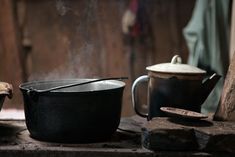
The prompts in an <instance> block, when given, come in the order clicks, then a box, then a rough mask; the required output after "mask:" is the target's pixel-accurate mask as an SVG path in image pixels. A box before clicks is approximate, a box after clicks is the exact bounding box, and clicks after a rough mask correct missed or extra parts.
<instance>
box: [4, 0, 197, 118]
mask: <svg viewBox="0 0 235 157" xmlns="http://www.w3.org/2000/svg"><path fill="white" fill-rule="evenodd" d="M5 3H7V4H9V5H8V6H6V5H5ZM0 4H1V9H0V55H1V58H0V66H1V67H0V80H1V81H6V82H9V83H12V84H13V85H14V88H15V91H16V95H15V97H14V99H13V101H7V102H6V103H5V104H4V106H5V107H18V108H22V106H23V105H22V103H23V102H22V100H21V98H20V97H21V95H19V91H18V85H19V83H20V82H24V81H31V80H40V79H47V80H49V79H61V78H85V77H87V78H93V77H108V76H129V78H130V79H129V80H128V81H126V84H127V86H126V89H125V93H124V104H123V115H124V116H126V115H130V114H133V110H132V105H131V99H130V97H131V93H130V87H131V84H132V81H133V80H134V79H135V78H136V77H138V76H140V75H142V74H146V71H145V67H146V66H147V65H151V64H156V63H161V62H168V61H170V59H171V57H172V56H173V55H174V54H179V55H181V56H182V58H183V61H184V62H186V60H187V55H188V50H187V47H186V44H185V41H184V39H183V36H182V28H183V27H184V26H185V25H186V24H187V22H188V21H189V19H190V17H191V13H192V9H193V7H194V0H148V1H145V4H144V6H145V7H146V8H147V9H146V16H145V18H146V19H147V20H146V25H147V26H148V27H149V31H148V34H147V35H148V37H147V38H146V39H144V40H146V41H145V42H144V43H141V42H138V41H137V42H136V41H135V42H134V43H132V44H130V43H128V40H125V36H124V35H123V33H122V29H121V28H122V27H121V24H122V23H121V21H122V17H123V14H124V12H125V10H126V9H127V8H128V5H129V1H126V0H119V1H117V0H102V1H97V0H80V1H73V0H40V1H39V0H17V1H16V0H15V1H14V0H1V1H0ZM8 29H12V30H8ZM6 31H8V33H6ZM18 39H20V40H18ZM130 52H133V54H134V56H135V58H134V67H133V68H134V73H133V74H132V76H130V75H131V74H130V73H131V70H130ZM22 56H23V57H22Z"/></svg>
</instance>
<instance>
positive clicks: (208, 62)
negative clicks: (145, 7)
mask: <svg viewBox="0 0 235 157" xmlns="http://www.w3.org/2000/svg"><path fill="white" fill-rule="evenodd" d="M229 7H230V0H197V1H196V3H195V8H194V11H193V15H192V18H191V20H190V21H189V23H188V25H187V26H186V27H185V28H184V30H183V34H184V37H185V40H186V43H187V46H188V48H189V58H188V64H191V65H194V66H198V67H199V68H202V69H205V70H206V71H207V73H208V75H211V74H212V73H214V72H216V73H218V74H220V75H222V79H221V80H220V81H219V82H218V84H217V85H216V87H215V89H214V90H213V91H212V93H211V94H210V96H209V97H208V98H207V100H206V101H205V102H204V104H203V105H202V112H203V113H208V112H212V113H214V112H215V111H216V108H217V105H218V103H219V99H220V95H221V91H222V86H223V81H224V77H225V76H226V72H227V68H228V64H229V30H230V29H229V20H230V12H229Z"/></svg>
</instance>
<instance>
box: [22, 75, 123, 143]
mask: <svg viewBox="0 0 235 157" xmlns="http://www.w3.org/2000/svg"><path fill="white" fill-rule="evenodd" d="M90 80H91V79H76V80H58V81H38V82H28V83H24V84H21V85H20V89H21V91H22V93H23V97H24V109H25V118H26V125H27V128H28V130H29V132H30V135H31V136H32V137H33V138H36V139H39V140H44V141H52V142H69V143H71V142H76V143H87V142H97V141H102V140H106V139H108V138H109V137H110V136H111V135H112V134H113V133H114V132H115V131H116V129H117V127H118V125H119V122H120V115H121V104H122V95H123V90H124V87H125V83H124V82H121V81H116V80H109V81H101V82H95V83H90V84H86V85H80V86H76V87H69V88H65V89H60V90H54V91H50V92H45V93H40V92H35V91H34V92H31V90H32V89H36V90H44V89H48V88H52V87H56V86H61V85H67V84H71V83H80V82H86V81H90Z"/></svg>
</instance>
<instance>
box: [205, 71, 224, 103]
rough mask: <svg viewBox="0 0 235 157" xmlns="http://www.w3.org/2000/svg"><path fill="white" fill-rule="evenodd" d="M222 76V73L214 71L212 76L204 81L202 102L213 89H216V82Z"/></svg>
mask: <svg viewBox="0 0 235 157" xmlns="http://www.w3.org/2000/svg"><path fill="white" fill-rule="evenodd" d="M220 78H221V76H220V75H218V74H216V73H214V74H213V75H211V76H210V78H208V79H207V80H206V81H204V82H203V84H202V97H201V98H202V99H201V101H202V103H203V102H204V101H205V100H206V98H207V97H208V96H209V94H210V93H211V91H212V90H213V89H214V87H215V85H216V83H217V82H218V81H219V79H220Z"/></svg>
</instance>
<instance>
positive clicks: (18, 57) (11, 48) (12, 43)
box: [0, 0, 24, 108]
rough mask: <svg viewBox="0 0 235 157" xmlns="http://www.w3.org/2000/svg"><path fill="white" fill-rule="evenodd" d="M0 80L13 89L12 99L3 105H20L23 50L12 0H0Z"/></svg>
mask: <svg viewBox="0 0 235 157" xmlns="http://www.w3.org/2000/svg"><path fill="white" fill-rule="evenodd" d="M0 6H1V9H0V56H1V58H0V59H1V61H0V80H1V81H4V82H8V83H11V84H12V85H13V89H14V95H13V96H14V99H12V100H11V101H8V100H6V102H5V105H4V106H5V107H12V106H13V104H14V107H17V108H19V107H22V105H21V103H22V99H21V93H20V91H19V88H18V86H19V84H20V83H21V82H22V81H23V79H24V69H23V62H24V58H23V52H22V47H21V39H20V31H19V28H18V25H17V18H16V13H15V10H14V7H15V6H14V2H13V1H12V0H1V1H0Z"/></svg>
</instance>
